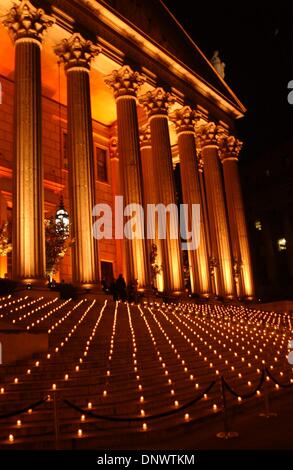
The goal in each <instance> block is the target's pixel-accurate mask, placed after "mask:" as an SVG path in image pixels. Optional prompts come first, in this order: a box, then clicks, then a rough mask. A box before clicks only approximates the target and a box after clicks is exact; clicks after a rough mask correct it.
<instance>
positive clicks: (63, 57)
mask: <svg viewBox="0 0 293 470" xmlns="http://www.w3.org/2000/svg"><path fill="white" fill-rule="evenodd" d="M100 52H101V48H100V47H99V46H97V45H95V44H93V43H92V41H89V40H87V39H84V38H83V37H82V36H81V34H79V33H73V34H72V36H71V37H70V38H69V39H63V41H62V42H61V43H60V44H59V45H58V46H56V48H55V53H56V54H57V56H58V57H59V58H60V61H61V62H63V63H64V67H65V70H66V71H68V70H70V69H71V68H73V67H82V68H86V69H87V70H89V69H90V65H91V61H92V59H93V58H94V57H96V56H97V55H98V54H99V53H100Z"/></svg>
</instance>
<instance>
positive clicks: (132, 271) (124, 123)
mask: <svg viewBox="0 0 293 470" xmlns="http://www.w3.org/2000/svg"><path fill="white" fill-rule="evenodd" d="M105 82H106V84H107V85H108V86H109V87H111V88H112V90H113V92H114V96H115V98H116V106H117V126H118V153H119V164H120V175H121V186H122V191H123V196H124V207H126V206H128V205H130V204H135V205H136V207H137V208H138V210H139V208H143V189H142V177H141V157H140V146H139V130H138V118H137V107H136V106H137V92H138V90H139V88H140V86H141V84H142V83H143V82H144V77H143V76H142V75H140V74H139V73H138V72H135V71H133V70H132V69H131V67H129V66H128V65H124V66H123V67H121V68H120V69H119V70H114V71H113V72H112V74H111V75H109V76H108V77H106V80H105ZM138 210H136V209H135V210H134V212H136V214H134V215H133V216H132V217H136V233H134V234H133V236H131V237H129V236H126V234H124V243H123V245H124V257H123V258H124V275H125V277H126V280H127V281H128V282H129V281H133V280H135V279H136V280H137V281H138V284H139V285H140V286H146V284H147V283H148V275H147V272H148V270H147V261H146V248H145V239H144V238H142V237H144V218H143V220H141V219H140V216H141V214H140V213H139V212H138ZM128 215H130V214H128ZM138 225H139V226H140V227H139V228H138Z"/></svg>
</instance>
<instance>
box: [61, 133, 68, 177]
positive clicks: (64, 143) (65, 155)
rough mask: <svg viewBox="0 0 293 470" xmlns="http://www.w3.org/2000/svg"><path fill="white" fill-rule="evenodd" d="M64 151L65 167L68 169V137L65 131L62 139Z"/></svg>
mask: <svg viewBox="0 0 293 470" xmlns="http://www.w3.org/2000/svg"><path fill="white" fill-rule="evenodd" d="M62 147H63V148H62V152H63V167H64V168H65V169H68V137H67V133H66V132H63V139H62Z"/></svg>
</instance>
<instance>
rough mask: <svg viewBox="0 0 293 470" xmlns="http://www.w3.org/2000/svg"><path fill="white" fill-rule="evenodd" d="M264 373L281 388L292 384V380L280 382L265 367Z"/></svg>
mask: <svg viewBox="0 0 293 470" xmlns="http://www.w3.org/2000/svg"><path fill="white" fill-rule="evenodd" d="M266 373H267V375H268V377H269V378H270V379H271V380H272V381H273V382H274V383H275V384H277V385H279V387H281V388H289V387H292V386H293V382H290V383H288V384H281V383H280V382H279V381H278V380H277V379H276V378H275V377H274V376H273V375H272V374H271V372H270V371H269V369H268V368H267V367H266Z"/></svg>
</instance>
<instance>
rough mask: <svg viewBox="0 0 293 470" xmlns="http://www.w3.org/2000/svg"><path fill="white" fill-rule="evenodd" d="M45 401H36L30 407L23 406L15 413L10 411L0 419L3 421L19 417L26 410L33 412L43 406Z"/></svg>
mask: <svg viewBox="0 0 293 470" xmlns="http://www.w3.org/2000/svg"><path fill="white" fill-rule="evenodd" d="M46 401H47V400H44V399H42V400H38V401H36V402H35V403H32V404H31V405H28V406H25V407H24V408H21V409H20V410H17V411H10V413H5V414H4V415H1V416H0V419H5V418H12V417H13V416H17V415H21V414H23V413H26V412H27V411H28V410H34V409H35V408H37V407H38V406H40V405H43V404H44V403H46Z"/></svg>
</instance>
